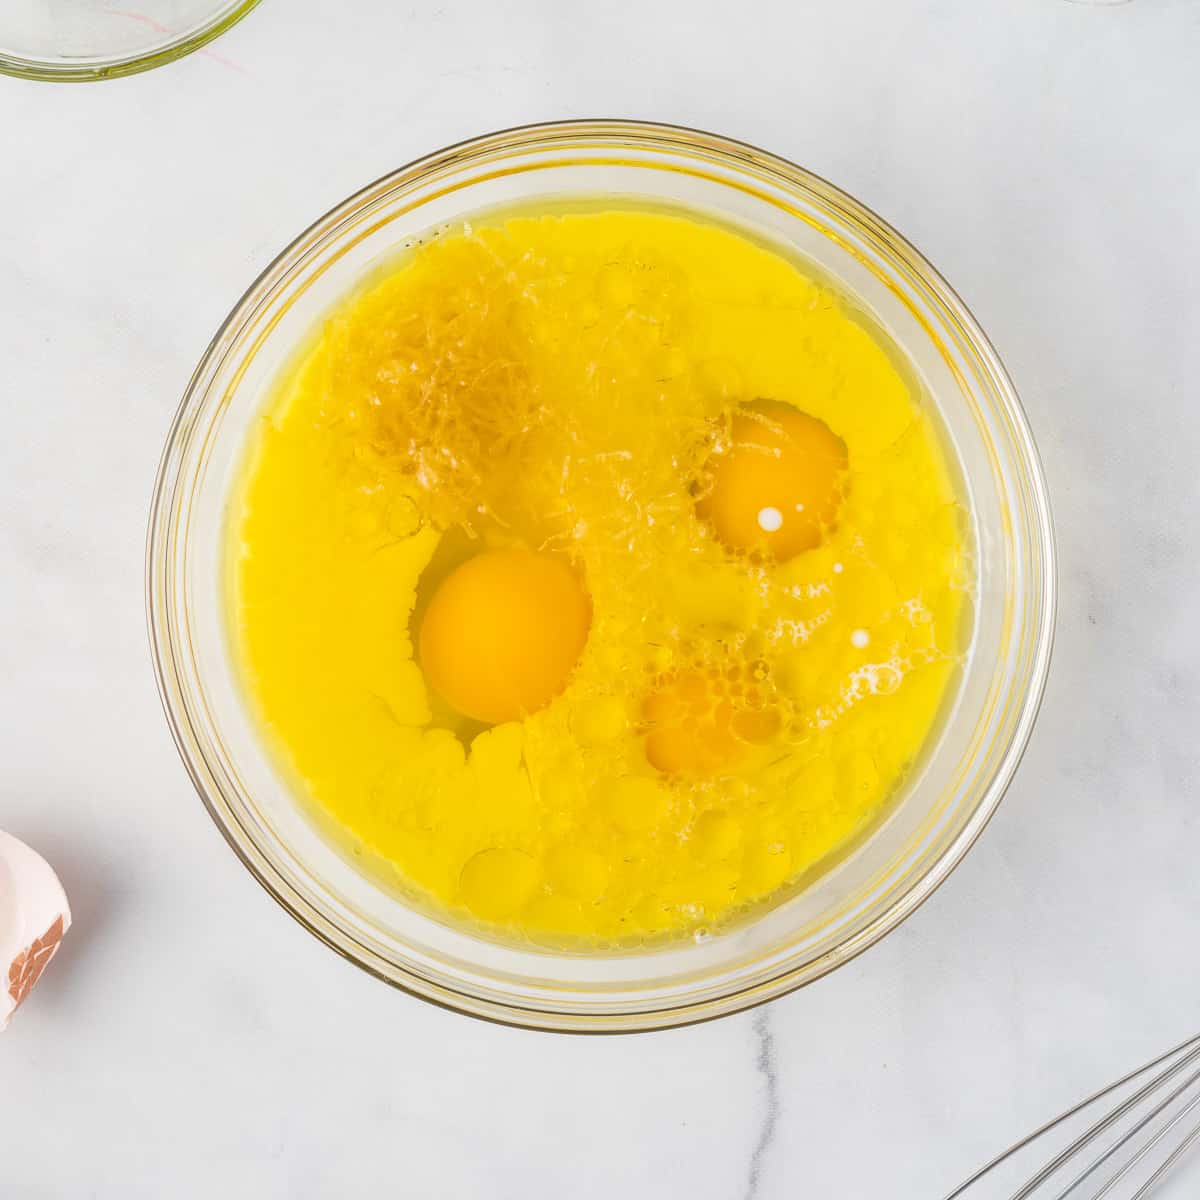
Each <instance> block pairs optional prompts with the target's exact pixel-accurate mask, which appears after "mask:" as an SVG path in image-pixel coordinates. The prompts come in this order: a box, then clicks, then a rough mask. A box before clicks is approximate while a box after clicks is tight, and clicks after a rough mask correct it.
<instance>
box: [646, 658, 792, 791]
mask: <svg viewBox="0 0 1200 1200" xmlns="http://www.w3.org/2000/svg"><path fill="white" fill-rule="evenodd" d="M734 680H735V676H734V672H733V671H729V672H725V673H722V672H720V671H717V670H714V669H709V670H707V671H700V670H688V671H680V672H678V673H674V674H671V675H668V676H666V677H665V678H663V679H660V680H659V682H658V686H657V687H656V689H655V690H654V691H653V692H652V693H651V694H650V695H649V696H647V697H646V700H645V702H644V703H643V705H642V720H643V721H644V722H645V725H646V742H645V749H646V758H647V759H649V761H650V764H651V765H652V766H654V767H656V768H657V769H658V770H660V771H662V772H663V774H665V775H692V776H696V775H716V774H719V773H720V772H721V771H723V770H726V769H727V768H729V767H732V766H733V765H734V764H735V763H736V762H737V761H738V759H740V758H741V757H742V755H743V754H744V753H745V751H746V748H747V745H762V744H763V743H765V742H769V741H770V740H771V738H772V737H774V736H775V734H776V733H777V732H778V730H779V716H778V714H777V713H776V712H774V711H772V710H771V709H769V708H762V707H749V706H748V704H747V697H746V696H745V694H744V692H743V689H742V688H741V687H740V685H738V684H737V683H736V682H735V681H734ZM731 683H733V686H731Z"/></svg>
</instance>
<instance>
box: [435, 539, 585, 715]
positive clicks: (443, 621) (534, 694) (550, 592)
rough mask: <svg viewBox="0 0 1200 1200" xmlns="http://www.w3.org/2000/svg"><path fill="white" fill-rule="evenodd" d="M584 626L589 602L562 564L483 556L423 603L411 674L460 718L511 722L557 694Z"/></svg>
mask: <svg viewBox="0 0 1200 1200" xmlns="http://www.w3.org/2000/svg"><path fill="white" fill-rule="evenodd" d="M591 620H592V606H591V600H590V599H589V597H588V594H587V592H586V591H585V590H584V587H583V584H582V583H581V582H580V580H579V577H578V575H577V574H576V573H575V571H574V570H573V569H572V567H571V565H570V563H568V562H567V561H566V560H565V559H563V558H561V557H558V556H556V555H552V554H538V553H535V552H533V551H530V550H519V549H504V550H486V551H483V552H482V553H480V554H477V555H475V556H474V557H473V558H470V559H468V560H467V561H466V562H465V563H463V564H462V565H461V566H460V567H458V568H457V569H456V570H454V571H453V572H451V573H450V574H449V575H448V576H447V577H446V578H445V579H444V580H443V581H442V583H441V585H440V586H439V587H438V589H437V591H436V592H434V594H433V596H432V598H431V599H430V601H429V607H428V608H427V609H426V611H425V618H424V620H423V621H422V623H421V632H420V648H419V653H420V662H421V669H422V671H424V673H425V678H426V680H427V681H428V683H429V685H430V686H431V687H432V688H433V690H434V691H435V692H437V694H438V695H439V696H440V697H441V698H442V699H443V700H444V701H445V702H446V703H447V704H448V705H449V706H450V707H451V708H453V709H454V710H455V711H456V712H458V713H460V714H461V715H462V716H465V717H470V718H472V719H473V720H476V721H486V722H488V723H489V724H499V723H500V722H503V721H515V720H519V719H520V718H521V717H523V716H526V715H528V714H529V713H534V712H537V711H538V709H540V708H544V707H545V706H546V705H547V704H549V703H550V701H551V700H553V699H554V697H555V696H557V695H558V694H559V692H561V691H562V690H563V688H564V687H565V686H566V684H567V680H568V679H569V678H570V675H571V672H572V671H573V670H574V668H575V664H576V662H578V660H579V655H580V653H581V652H582V650H583V646H584V643H585V642H586V641H587V635H588V628H589V626H590V625H591Z"/></svg>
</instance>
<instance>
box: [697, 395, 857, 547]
mask: <svg viewBox="0 0 1200 1200" xmlns="http://www.w3.org/2000/svg"><path fill="white" fill-rule="evenodd" d="M729 432H730V436H729V445H728V447H727V448H725V449H722V450H719V451H718V452H717V453H715V454H713V455H712V457H711V458H710V459H709V461H708V465H707V476H708V478H707V480H706V481H705V484H706V486H705V490H704V492H703V494H702V496H701V497H700V499H699V500H698V501H697V504H696V512H697V515H698V516H699V517H700V518H701V519H702V520H705V521H708V522H709V524H711V525H712V527H713V530H714V532H715V533H716V535H717V537H718V538H719V539H720V540H721V542H722V543H724V545H725V546H726V547H727V548H728V549H730V550H733V551H739V552H744V553H748V554H755V555H760V556H763V557H767V558H771V559H773V560H774V561H775V562H786V561H787V560H788V559H789V558H794V557H795V556H796V555H797V554H801V553H803V552H804V551H805V550H812V549H814V548H815V547H817V546H819V545H820V544H821V542H822V541H823V540H824V538H825V535H826V534H827V533H828V531H829V530H830V529H831V528H832V526H833V524H834V521H835V520H836V518H837V512H838V506H839V504H840V503H841V498H842V489H843V486H844V477H845V473H846V446H845V443H844V442H843V441H842V440H841V438H839V437H838V436H837V435H836V434H835V433H834V432H833V431H832V430H831V429H830V428H829V426H828V425H826V424H825V423H824V422H823V421H819V420H817V418H816V417H812V416H809V415H808V414H807V413H804V412H801V411H800V410H799V409H797V408H793V407H792V406H791V405H788V404H781V403H778V402H775V401H758V402H757V403H755V404H752V405H747V406H745V407H743V408H742V409H741V410H740V411H739V412H738V413H737V414H736V415H735V416H734V418H733V420H732V421H731V423H730V431H729Z"/></svg>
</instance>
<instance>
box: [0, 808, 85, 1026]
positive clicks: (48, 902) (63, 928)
mask: <svg viewBox="0 0 1200 1200" xmlns="http://www.w3.org/2000/svg"><path fill="white" fill-rule="evenodd" d="M70 927H71V910H70V908H69V907H68V905H67V895H66V893H65V892H64V891H63V888H62V884H61V883H59V882H58V876H57V875H55V874H54V872H53V870H51V868H50V864H49V863H48V862H46V860H45V859H44V858H42V856H41V855H40V854H35V853H34V852H33V851H32V850H30V848H29V847H28V846H26V845H25V843H24V842H19V841H17V839H16V838H15V837H12V836H11V835H10V834H7V833H4V832H3V831H2V830H0V1029H3V1028H4V1027H5V1026H6V1025H7V1024H8V1018H9V1017H10V1016H12V1014H13V1013H14V1012H15V1011H16V1010H17V1008H19V1007H20V1004H21V1002H22V1001H23V1000H24V999H25V997H26V996H28V995H29V993H30V991H31V990H32V988H33V985H34V984H35V983H37V981H38V977H39V976H40V975H41V973H42V971H44V970H45V968H46V964H47V963H48V962H49V961H50V960H51V959H52V958H53V957H54V952H55V951H56V950H57V949H58V945H59V943H60V942H61V941H62V938H63V934H65V933H66V932H67V930H68V929H69V928H70Z"/></svg>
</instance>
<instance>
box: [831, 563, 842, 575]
mask: <svg viewBox="0 0 1200 1200" xmlns="http://www.w3.org/2000/svg"><path fill="white" fill-rule="evenodd" d="M842 570H843V568H842V564H841V563H834V564H833V573H834V574H835V575H840V574H841V573H842Z"/></svg>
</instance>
